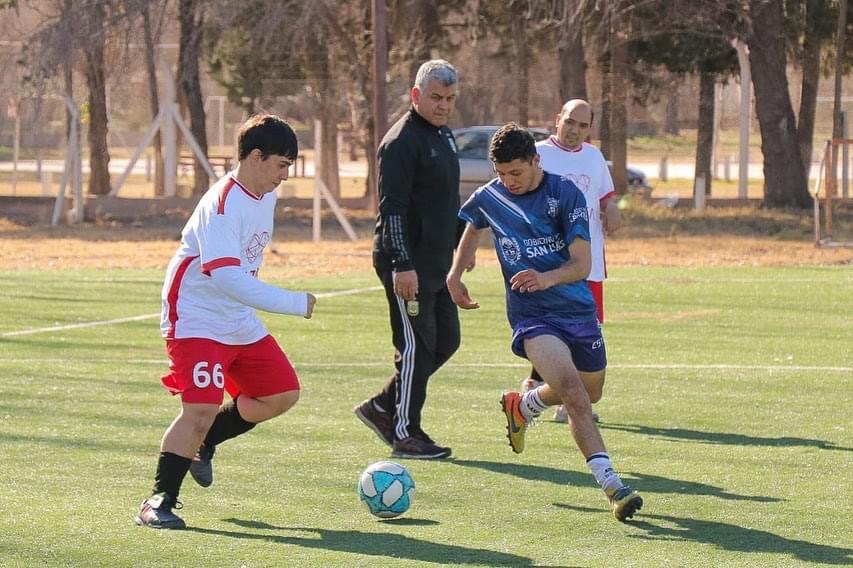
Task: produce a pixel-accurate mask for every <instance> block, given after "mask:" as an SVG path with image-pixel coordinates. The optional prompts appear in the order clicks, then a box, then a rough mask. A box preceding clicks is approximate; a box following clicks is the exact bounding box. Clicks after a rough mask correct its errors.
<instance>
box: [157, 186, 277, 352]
mask: <svg viewBox="0 0 853 568" xmlns="http://www.w3.org/2000/svg"><path fill="white" fill-rule="evenodd" d="M275 202H276V195H275V192H274V191H273V192H269V193H266V194H264V195H263V196H260V197H259V196H257V195H255V194H254V193H252V192H250V191H249V190H247V189H246V188H245V187H243V186H242V185H240V183H239V182H238V181H237V179H236V178H235V177H234V174H233V173H231V174H229V175H226V176H225V177H223V178H222V179H220V180H219V181H218V182H216V183H215V184H214V185H213V186H212V187H211V188H210V189H209V190H207V193H205V194H204V196H202V198H201V200H200V201H199V203H198V205H196V208H195V211H193V214H192V216H191V217H190V219H189V221H187V224H186V225H185V226H184V229H183V231H182V233H181V244H180V246H179V247H178V250H177V252H176V253H175V256H173V257H172V260H171V261H170V262H169V267H168V268H167V270H166V281H165V282H164V284H163V291H162V294H161V299H162V306H163V307H162V314H161V319H160V331H161V333H162V335H163V337H165V338H166V339H182V338H188V337H198V338H206V339H212V340H214V341H218V342H220V343H225V344H228V345H247V344H249V343H254V342H255V341H259V340H260V339H262V338H264V337H265V336H266V335H268V334H269V332H268V331H267V329H266V327H265V326H264V324H263V323H262V322H261V320H260V319H259V318H258V316H257V314H256V313H255V308H253V307H251V306H248V305H246V304H245V303H243V302H240V301H238V300H237V299H235V298H234V297H232V296H229V295H227V294H226V293H225V292H223V291H222V290H221V288H219V287H217V286H216V285H215V284H214V283H213V279H212V278H211V277H210V273H211V271H212V270H215V269H217V268H222V267H232V266H233V267H239V269H240V270H242V271H245V273H246V274H248V275H250V276H252V277H256V276H257V273H258V269H260V267H261V262H262V260H263V252H264V247H266V245H267V243H269V241H270V238H271V237H272V232H273V215H274V210H275Z"/></svg>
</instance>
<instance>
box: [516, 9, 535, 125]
mask: <svg viewBox="0 0 853 568" xmlns="http://www.w3.org/2000/svg"><path fill="white" fill-rule="evenodd" d="M512 28H513V33H512V35H513V52H514V53H513V55H514V60H515V61H514V67H515V72H516V76H515V89H514V90H515V104H516V117H517V119H518V123H519V124H520V125H521V126H525V127H526V126H527V125H528V124H529V122H530V93H529V92H528V83H529V81H530V79H529V75H530V58H531V57H532V54H531V53H530V49H529V48H528V46H527V30H526V28H527V26H526V21H525V20H524V18H521V17H516V18H513V25H512Z"/></svg>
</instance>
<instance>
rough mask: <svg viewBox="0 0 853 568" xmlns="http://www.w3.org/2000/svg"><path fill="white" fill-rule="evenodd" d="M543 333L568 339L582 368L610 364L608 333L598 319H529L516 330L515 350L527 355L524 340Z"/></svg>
mask: <svg viewBox="0 0 853 568" xmlns="http://www.w3.org/2000/svg"><path fill="white" fill-rule="evenodd" d="M540 335H553V336H554V337H556V338H558V339H560V340H561V341H562V342H563V343H565V344H566V346H567V347H568V348H569V351H570V352H571V354H572V361H574V363H575V367H577V369H578V371H583V372H584V373H594V372H596V371H601V370H602V369H604V368H605V367H607V353H606V350H605V348H604V337H602V335H601V326H600V325H599V324H598V322H597V321H595V320H592V321H588V322H583V323H574V322H567V321H565V320H559V319H553V318H531V319H526V320H524V321H522V322H521V323H519V324H518V325H516V326H515V329H513V330H512V352H513V353H515V354H516V355H518V356H519V357H524V358H525V359H527V353H525V351H524V340H525V339H533V338H534V337H538V336H540Z"/></svg>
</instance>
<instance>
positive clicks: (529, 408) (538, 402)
mask: <svg viewBox="0 0 853 568" xmlns="http://www.w3.org/2000/svg"><path fill="white" fill-rule="evenodd" d="M540 388H542V387H537V388H535V389H533V390H530V391H527V392H526V393H524V394H523V395H521V404H520V405H519V407H520V408H521V415H522V416H524V419H525V420H533V419H534V418H537V417H538V416H539V415H540V414H542V411H543V410H545V409H546V408H548V405H547V404H545V403H544V402H542V398H541V397H540V396H539V389H540Z"/></svg>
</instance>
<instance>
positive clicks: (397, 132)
mask: <svg viewBox="0 0 853 568" xmlns="http://www.w3.org/2000/svg"><path fill="white" fill-rule="evenodd" d="M457 83H458V77H457V74H456V70H455V69H454V68H453V66H451V65H450V64H449V63H448V62H446V61H444V60H432V61H427V62H426V63H424V64H423V65H422V66H421V67H420V69H419V70H418V74H417V77H416V79H415V86H414V87H413V88H412V91H411V94H412V107H411V108H410V109H409V111H408V112H407V113H406V114H405V115H403V117H402V118H401V119H400V120H398V121H397V123H396V124H394V126H392V127H391V128H390V130H389V131H388V133H387V134H386V135H385V137H384V138H383V139H382V143H381V145H380V146H379V152H378V166H379V167H378V176H379V215H378V216H377V220H376V234H375V237H374V246H373V266H374V268H375V269H376V273H377V274H378V275H379V278H380V280H381V281H382V284H383V286H384V287H385V295H386V296H387V299H388V305H389V308H390V316H391V331H392V336H393V342H394V347H395V349H396V358H395V367H396V371H395V373H394V374H393V375H392V376H391V378H390V379H389V380H388V382H387V383H386V385H385V387H384V388H383V389H382V391H380V392H379V393H378V394H377V395H375V396H374V397H373V398H371V399H368V400H366V401H364V402H363V403H362V404H360V405H359V406H357V407H356V408H355V413H356V415H357V416H358V418H359V419H360V420H361V421H362V422H364V424H365V425H367V426H368V427H369V428H371V429H372V430H373V431H374V432H375V433H376V434H377V435H378V436H379V438H380V439H381V440H382V441H383V442H385V443H386V444H388V445H389V446H391V447H392V454H391V455H392V456H393V457H398V458H417V459H441V458H446V457H448V456H450V453H451V450H450V448H447V447H443V446H439V445H437V444H436V443H435V442H434V441H433V440H432V439H431V438H430V437H429V436H428V435H427V434H426V433H425V432H424V431H423V429H422V428H421V410H422V409H423V406H424V403H425V401H426V387H427V381H429V378H430V376H431V375H432V374H433V373H435V372H436V371H437V370H438V369H439V367H441V365H443V364H444V363H445V362H446V361H447V360H448V359H449V358H450V356H451V355H453V353H454V352H455V351H456V350H457V349H458V347H459V317H458V313H457V308H456V305H455V304H454V303H453V301H452V300H451V299H450V295H449V294H448V292H447V287H446V285H445V278H446V276H447V272H448V270H449V269H450V265H451V263H452V261H453V251H454V249H455V248H456V244H457V242H458V240H459V235H460V233H461V230H460V229H461V222H460V221H459V219H458V217H457V214H458V212H459V160H458V158H457V156H456V143H455V141H454V139H453V134H452V133H451V132H450V129H449V128H448V127H447V119H448V118H449V117H450V114H451V113H452V111H453V107H454V105H455V102H456V93H457Z"/></svg>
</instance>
